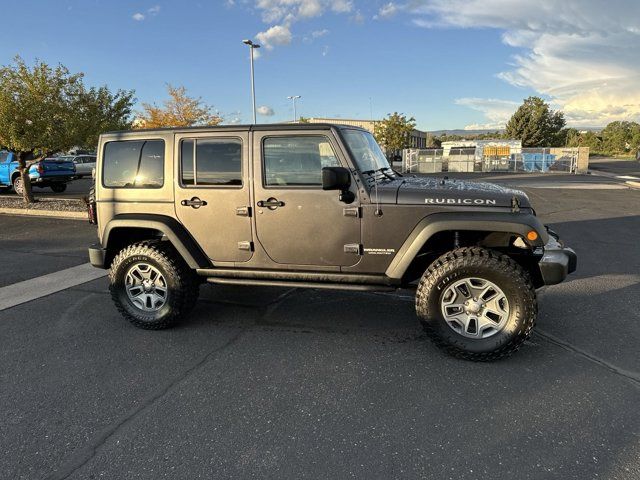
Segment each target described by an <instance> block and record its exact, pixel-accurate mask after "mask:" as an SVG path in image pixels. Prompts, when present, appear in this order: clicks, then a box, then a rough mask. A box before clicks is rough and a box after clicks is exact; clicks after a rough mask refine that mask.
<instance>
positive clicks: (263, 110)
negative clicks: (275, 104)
mask: <svg viewBox="0 0 640 480" xmlns="http://www.w3.org/2000/svg"><path fill="white" fill-rule="evenodd" d="M256 112H257V113H258V115H264V116H265V117H273V116H274V115H275V114H276V112H274V111H273V108H271V107H267V106H266V105H262V106H260V107H258V108H257V109H256Z"/></svg>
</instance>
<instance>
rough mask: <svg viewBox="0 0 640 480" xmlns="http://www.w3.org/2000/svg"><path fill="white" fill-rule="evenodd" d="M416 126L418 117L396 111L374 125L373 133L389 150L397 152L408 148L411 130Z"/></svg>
mask: <svg viewBox="0 0 640 480" xmlns="http://www.w3.org/2000/svg"><path fill="white" fill-rule="evenodd" d="M415 128H416V119H415V118H413V117H411V118H407V117H406V115H404V114H401V113H398V112H394V113H390V114H389V115H387V118H385V119H384V120H382V121H381V122H377V123H376V124H375V125H374V126H373V135H374V137H375V138H376V140H377V141H378V143H379V144H380V145H383V146H384V147H385V149H386V150H387V153H389V152H397V151H398V150H402V149H403V148H408V147H409V146H410V145H411V144H410V136H411V132H412V131H413V130H414V129H415Z"/></svg>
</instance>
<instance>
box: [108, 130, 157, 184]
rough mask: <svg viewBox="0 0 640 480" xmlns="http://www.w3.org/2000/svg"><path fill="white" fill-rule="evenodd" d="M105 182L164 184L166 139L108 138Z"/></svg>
mask: <svg viewBox="0 0 640 480" xmlns="http://www.w3.org/2000/svg"><path fill="white" fill-rule="evenodd" d="M102 183H103V185H104V186H105V187H112V188H160V187H162V185H163V184H164V140H124V141H117V142H108V143H107V144H106V145H105V146H104V155H103V157H102Z"/></svg>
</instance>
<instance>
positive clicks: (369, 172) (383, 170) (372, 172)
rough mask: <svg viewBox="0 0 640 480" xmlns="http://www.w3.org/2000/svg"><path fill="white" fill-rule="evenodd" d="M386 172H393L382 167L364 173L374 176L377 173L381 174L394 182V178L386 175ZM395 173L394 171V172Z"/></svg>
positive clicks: (388, 168)
mask: <svg viewBox="0 0 640 480" xmlns="http://www.w3.org/2000/svg"><path fill="white" fill-rule="evenodd" d="M385 170H392V169H391V168H390V167H380V168H378V169H376V170H365V171H364V172H362V173H363V174H364V175H374V176H375V174H376V173H381V174H382V175H384V176H385V177H387V178H389V179H391V180H393V176H391V175H389V174H388V173H385ZM392 171H393V170H392Z"/></svg>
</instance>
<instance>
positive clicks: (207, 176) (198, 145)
mask: <svg viewBox="0 0 640 480" xmlns="http://www.w3.org/2000/svg"><path fill="white" fill-rule="evenodd" d="M180 172H181V173H180V175H181V177H180V178H181V181H182V184H183V185H197V186H224V185H242V141H241V140H240V139H239V138H190V139H184V140H182V142H180ZM194 172H195V175H194Z"/></svg>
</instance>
